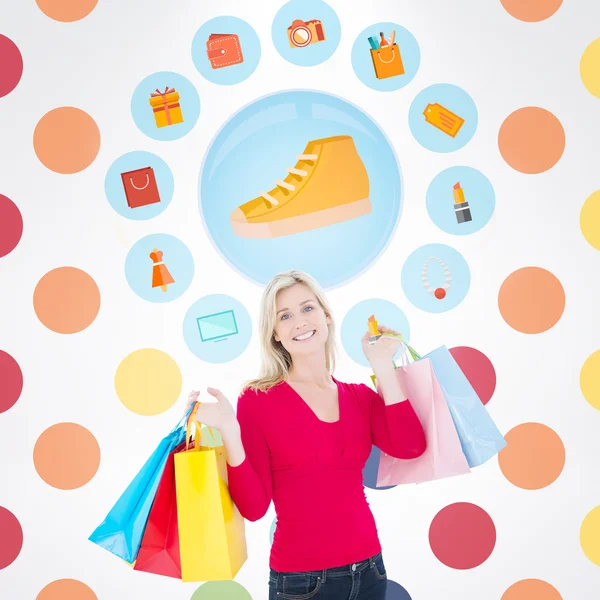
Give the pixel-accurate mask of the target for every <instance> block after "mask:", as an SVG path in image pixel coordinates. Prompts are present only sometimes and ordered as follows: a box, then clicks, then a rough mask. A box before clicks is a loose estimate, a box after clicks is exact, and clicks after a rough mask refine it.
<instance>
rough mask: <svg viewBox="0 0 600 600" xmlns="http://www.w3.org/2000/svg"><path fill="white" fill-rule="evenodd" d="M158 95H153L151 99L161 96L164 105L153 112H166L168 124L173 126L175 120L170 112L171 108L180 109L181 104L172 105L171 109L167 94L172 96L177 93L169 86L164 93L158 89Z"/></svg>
mask: <svg viewBox="0 0 600 600" xmlns="http://www.w3.org/2000/svg"><path fill="white" fill-rule="evenodd" d="M156 92H157V93H156V94H155V93H151V94H150V97H151V98H158V97H159V96H160V97H161V98H162V102H163V105H162V106H159V107H157V108H154V109H153V112H158V111H159V110H164V111H165V114H166V115H167V123H168V124H169V125H173V120H172V119H171V112H170V110H169V108H179V102H176V103H175V104H172V105H171V106H170V107H169V102H168V101H167V94H172V93H174V92H175V88H169V86H167V87H166V88H165V91H164V92H161V91H160V90H159V89H158V88H156Z"/></svg>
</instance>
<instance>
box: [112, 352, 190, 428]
mask: <svg viewBox="0 0 600 600" xmlns="http://www.w3.org/2000/svg"><path fill="white" fill-rule="evenodd" d="M181 386H182V380H181V371H180V370H179V367H178V366H177V363H176V362H175V361H174V360H173V359H172V358H171V357H170V356H169V355H168V354H166V353H165V352H161V351H160V350H155V349H154V348H143V349H142V350H136V351H135V352H132V353H131V354H130V355H129V356H126V357H125V358H124V359H123V361H122V362H121V364H120V365H119V367H118V368H117V372H116V374H115V389H116V391H117V396H119V400H120V401H121V402H122V403H123V404H124V405H125V406H126V407H127V408H128V409H129V410H130V411H132V412H134V413H136V414H138V415H144V416H152V415H158V414H160V413H163V412H165V411H166V410H168V409H169V408H171V406H173V404H175V402H177V398H178V397H179V394H180V393H181Z"/></svg>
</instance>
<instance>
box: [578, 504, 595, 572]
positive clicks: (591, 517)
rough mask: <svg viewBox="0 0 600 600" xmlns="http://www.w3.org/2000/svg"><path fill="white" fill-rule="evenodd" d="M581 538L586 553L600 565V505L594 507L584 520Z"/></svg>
mask: <svg viewBox="0 0 600 600" xmlns="http://www.w3.org/2000/svg"><path fill="white" fill-rule="evenodd" d="M579 539H580V542H581V548H582V549H583V552H584V553H585V555H586V556H587V557H588V558H589V559H590V560H591V561H592V562H593V563H594V564H595V565H598V566H599V567H600V506H596V508H594V509H592V510H591V511H590V512H589V513H588V514H587V516H586V517H585V519H584V520H583V523H582V524H581V531H580V533H579Z"/></svg>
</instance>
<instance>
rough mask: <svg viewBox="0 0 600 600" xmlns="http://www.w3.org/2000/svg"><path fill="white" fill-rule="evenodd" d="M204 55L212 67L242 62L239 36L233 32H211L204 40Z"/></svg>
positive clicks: (219, 67) (217, 67)
mask: <svg viewBox="0 0 600 600" xmlns="http://www.w3.org/2000/svg"><path fill="white" fill-rule="evenodd" d="M206 55H207V56H208V60H209V61H210V66H211V67H212V68H213V69H222V68H223V67H230V66H231V65H239V64H240V63H243V62H244V56H243V54H242V47H241V46H240V38H239V36H238V35H236V34H235V33H211V34H210V36H209V37H208V41H207V42H206Z"/></svg>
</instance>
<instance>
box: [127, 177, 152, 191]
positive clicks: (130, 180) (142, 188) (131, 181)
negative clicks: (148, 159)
mask: <svg viewBox="0 0 600 600" xmlns="http://www.w3.org/2000/svg"><path fill="white" fill-rule="evenodd" d="M129 183H131V187H133V188H134V189H136V190H145V189H146V188H147V187H148V184H149V183H150V175H148V173H146V183H145V184H144V186H143V187H138V186H137V185H135V183H133V177H130V178H129Z"/></svg>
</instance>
